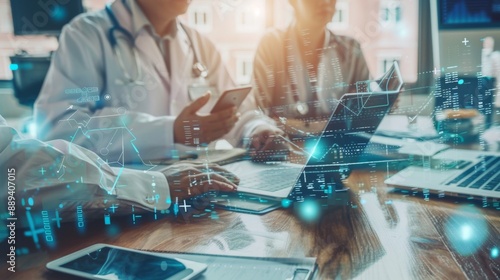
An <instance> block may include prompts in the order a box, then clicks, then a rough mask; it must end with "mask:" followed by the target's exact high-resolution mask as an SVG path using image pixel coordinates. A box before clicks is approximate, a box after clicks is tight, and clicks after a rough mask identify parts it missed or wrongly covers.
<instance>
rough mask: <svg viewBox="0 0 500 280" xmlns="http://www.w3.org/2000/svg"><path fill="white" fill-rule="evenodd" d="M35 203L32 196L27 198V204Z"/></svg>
mask: <svg viewBox="0 0 500 280" xmlns="http://www.w3.org/2000/svg"><path fill="white" fill-rule="evenodd" d="M34 204H35V201H34V200H33V197H30V198H28V205H29V206H33V205H34Z"/></svg>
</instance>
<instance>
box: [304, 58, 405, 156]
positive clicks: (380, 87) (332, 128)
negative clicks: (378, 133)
mask: <svg viewBox="0 0 500 280" xmlns="http://www.w3.org/2000/svg"><path fill="white" fill-rule="evenodd" d="M402 84H403V82H402V79H401V75H400V72H399V68H398V66H397V64H394V65H393V66H392V67H391V69H389V71H387V72H386V73H385V75H384V76H383V77H382V78H381V79H379V80H378V81H377V83H374V85H373V86H372V87H375V89H372V90H373V91H372V92H366V93H349V94H345V95H343V96H342V98H341V99H340V101H339V104H338V106H337V108H336V110H335V111H334V112H333V114H332V115H331V117H330V120H329V122H328V124H327V125H326V127H325V129H324V130H323V133H322V134H321V136H320V137H319V138H318V139H317V140H316V143H315V145H314V146H313V147H312V148H311V149H309V151H308V152H309V160H308V162H307V166H317V165H332V164H333V165H338V164H345V163H354V162H356V161H357V159H358V156H359V155H361V154H362V153H363V151H364V149H365V147H366V145H367V144H368V142H369V141H370V139H369V137H366V136H365V135H366V134H367V133H368V134H373V133H374V132H375V130H376V129H377V127H378V125H379V124H380V122H381V121H382V119H383V118H384V116H385V115H386V114H387V113H388V112H389V110H390V109H391V107H392V105H393V104H394V102H395V101H396V99H397V97H398V94H399V91H400V90H401V87H402ZM361 134H363V135H361Z"/></svg>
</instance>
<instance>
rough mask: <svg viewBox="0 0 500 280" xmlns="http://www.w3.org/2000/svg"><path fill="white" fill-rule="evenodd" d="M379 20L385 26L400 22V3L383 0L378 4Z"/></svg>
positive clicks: (392, 0)
mask: <svg viewBox="0 0 500 280" xmlns="http://www.w3.org/2000/svg"><path fill="white" fill-rule="evenodd" d="M380 19H381V20H382V22H384V23H387V24H398V23H400V22H401V1H397V0H396V1H394V0H385V1H381V2H380Z"/></svg>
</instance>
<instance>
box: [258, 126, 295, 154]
mask: <svg viewBox="0 0 500 280" xmlns="http://www.w3.org/2000/svg"><path fill="white" fill-rule="evenodd" d="M284 134H285V133H284V132H283V131H282V130H281V129H279V128H276V127H268V126H259V127H257V128H256V129H255V130H254V131H253V132H252V135H251V136H250V155H251V156H252V158H253V159H254V160H269V159H274V160H277V159H278V160H283V159H285V158H286V156H288V154H289V153H290V150H291V148H290V145H289V144H288V142H287V141H286V138H285V136H284Z"/></svg>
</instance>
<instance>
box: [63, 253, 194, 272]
mask: <svg viewBox="0 0 500 280" xmlns="http://www.w3.org/2000/svg"><path fill="white" fill-rule="evenodd" d="M60 266H61V267H64V268H68V269H73V270H77V271H80V272H84V273H89V274H93V275H95V276H96V277H97V278H102V279H136V278H140V279H168V278H170V277H172V276H174V275H175V274H177V273H179V272H181V271H184V270H185V269H186V267H185V266H184V265H183V264H182V263H181V262H179V261H177V260H175V259H171V258H166V257H162V256H155V255H150V254H141V253H139V252H133V251H128V250H121V249H117V248H111V247H103V248H100V249H97V250H95V251H93V252H90V253H88V254H86V255H85V256H82V257H80V258H77V259H75V260H72V261H70V262H67V263H65V264H62V265H60Z"/></svg>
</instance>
